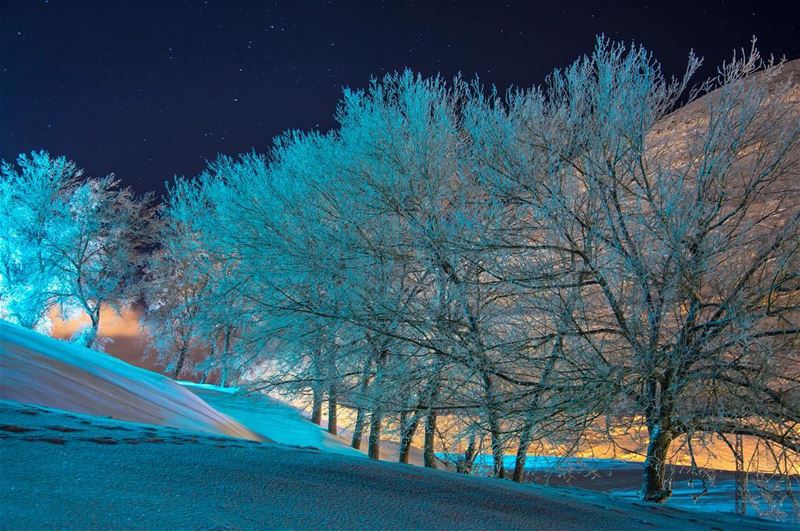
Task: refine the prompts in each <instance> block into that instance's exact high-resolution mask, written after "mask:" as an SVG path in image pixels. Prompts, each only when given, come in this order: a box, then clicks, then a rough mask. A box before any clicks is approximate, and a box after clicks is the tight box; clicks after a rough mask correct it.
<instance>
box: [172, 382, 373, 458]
mask: <svg viewBox="0 0 800 531" xmlns="http://www.w3.org/2000/svg"><path fill="white" fill-rule="evenodd" d="M180 383H181V385H183V386H186V387H187V388H188V389H190V390H191V391H192V392H193V393H195V394H196V395H197V396H199V397H200V398H202V399H203V400H205V401H206V402H207V403H208V404H210V405H211V406H213V407H214V409H216V410H217V411H220V412H221V413H224V414H226V415H228V416H229V417H231V418H234V419H236V420H237V421H239V422H241V423H242V424H244V425H245V426H247V427H248V428H249V429H250V430H252V431H254V432H255V433H257V434H259V435H261V436H263V437H265V438H267V439H269V440H271V441H275V442H278V443H282V444H288V445H292V446H305V447H312V448H318V449H320V450H323V451H326V452H333V453H336V454H342V455H350V456H358V457H364V455H363V454H362V453H361V452H359V451H358V450H354V449H352V448H350V447H349V446H347V445H346V444H344V443H343V442H342V441H341V440H340V439H338V438H336V437H334V436H332V435H330V434H329V433H327V432H326V431H325V430H323V429H322V428H321V427H319V426H317V425H316V424H313V423H311V422H310V421H308V420H307V419H306V418H304V417H303V416H302V414H301V413H300V411H298V410H297V409H295V408H293V407H292V406H290V405H288V404H285V403H283V402H280V401H278V400H275V399H273V398H270V397H268V396H265V395H263V394H242V393H238V392H237V389H234V388H222V387H217V386H213V385H203V384H195V383H192V382H180Z"/></svg>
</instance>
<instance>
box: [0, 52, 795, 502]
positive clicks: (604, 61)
mask: <svg viewBox="0 0 800 531" xmlns="http://www.w3.org/2000/svg"><path fill="white" fill-rule="evenodd" d="M699 64H700V61H699V60H698V59H696V58H694V57H690V58H689V61H688V65H687V69H686V73H685V75H684V76H683V77H682V78H681V79H678V80H668V79H665V78H664V77H663V75H662V74H661V71H660V68H659V65H658V64H657V63H656V62H655V61H654V60H653V58H652V56H651V55H650V53H648V52H647V51H646V50H644V49H642V48H632V49H626V48H625V47H624V46H622V45H616V44H611V43H609V42H607V41H606V40H604V39H600V40H599V41H598V45H597V47H596V49H595V51H594V53H593V54H591V55H590V56H586V57H583V58H581V59H579V60H578V61H576V62H575V63H574V64H573V65H571V66H570V67H568V68H566V69H564V70H558V71H555V72H553V74H552V75H551V76H550V77H549V78H548V80H547V83H546V85H545V86H544V87H543V88H533V89H528V90H516V91H511V92H509V93H508V94H507V95H506V96H505V97H500V96H498V95H497V94H496V93H495V92H494V91H487V90H485V89H484V88H483V87H481V86H480V85H479V84H478V83H477V82H473V83H468V82H465V81H464V80H462V79H460V78H457V79H455V80H453V81H452V82H450V83H448V82H446V81H445V80H443V79H441V78H438V77H437V78H429V79H424V78H421V77H419V76H415V75H413V74H412V73H410V72H404V73H398V74H392V75H388V76H386V77H384V78H383V79H381V80H373V81H372V83H371V84H370V86H369V88H368V89H366V90H363V91H351V90H347V91H345V93H344V96H343V98H342V101H341V102H340V105H339V108H338V110H337V120H338V124H339V125H338V127H337V128H336V129H335V130H333V131H331V132H329V133H327V134H322V133H318V132H311V133H304V132H290V133H287V134H285V135H283V136H282V137H280V138H279V139H277V141H276V142H275V145H274V147H273V148H272V150H271V151H270V153H269V154H268V155H259V154H256V153H250V154H246V155H242V156H240V157H238V158H230V157H220V158H219V159H218V160H216V161H215V162H213V163H212V164H210V165H209V167H208V169H207V170H206V171H205V172H203V173H202V174H201V175H200V176H198V177H197V178H194V179H184V178H179V179H176V180H175V182H174V184H173V185H172V186H171V187H170V189H169V193H168V196H167V197H166V198H165V202H164V204H163V206H162V210H161V215H160V216H159V218H160V219H159V223H158V226H157V227H154V226H151V227H150V231H151V233H152V232H153V231H154V232H155V233H156V234H157V236H156V238H155V239H156V240H158V241H159V242H160V243H159V245H158V246H157V248H156V249H155V251H154V252H152V253H149V255H148V258H147V262H146V264H144V269H143V271H144V275H145V279H146V282H145V286H146V289H145V290H144V296H145V298H146V300H147V312H146V316H145V319H146V320H147V322H148V325H149V327H150V329H151V332H152V335H153V337H154V338H155V340H156V342H157V343H156V344H157V346H158V348H159V349H160V351H161V352H162V353H163V354H165V355H167V356H169V358H170V361H171V363H172V364H171V367H170V370H171V371H172V373H173V375H174V376H176V377H177V376H178V375H179V374H181V371H182V370H183V369H184V368H185V367H186V366H187V364H188V362H189V360H190V359H192V356H193V355H195V354H196V353H197V352H202V353H204V355H203V357H205V358H207V360H206V361H205V362H204V366H203V367H202V368H203V369H205V370H206V371H208V370H210V369H212V368H218V369H219V370H220V374H221V379H222V381H223V383H224V382H226V381H228V380H230V379H232V376H231V374H234V373H235V375H236V376H237V377H242V379H243V380H244V381H247V382H249V384H250V386H251V387H252V389H254V390H259V389H262V390H277V391H279V392H283V393H285V394H287V395H289V396H291V397H293V398H301V399H304V400H307V401H308V403H309V404H310V406H311V409H312V419H313V420H315V421H316V422H320V421H321V418H322V409H323V405H324V404H326V403H327V410H328V412H327V416H328V429H329V431H332V432H334V433H335V432H336V431H337V429H338V422H337V419H338V417H339V414H340V412H341V411H342V410H343V408H344V411H347V412H348V414H350V415H351V416H352V425H351V427H352V429H353V438H352V444H353V446H354V447H356V448H359V447H361V445H362V443H363V440H364V438H365V437H366V436H367V434H368V437H367V442H366V444H367V446H368V453H369V455H370V456H372V457H378V456H379V452H380V441H381V435H382V433H385V432H386V431H387V430H392V431H394V432H395V433H397V434H398V436H399V440H400V460H401V461H405V462H407V461H408V456H409V452H410V447H411V443H412V441H413V440H414V438H415V437H418V435H417V432H420V431H421V432H422V433H421V434H420V435H421V439H422V444H423V447H424V460H425V464H426V465H427V466H436V463H437V458H436V456H435V453H436V450H439V451H444V452H445V453H447V450H448V449H450V448H454V447H455V446H456V445H457V447H458V448H460V449H461V450H465V451H463V453H460V454H459V455H458V456H457V457H452V456H451V457H452V459H453V461H454V464H455V466H456V467H457V468H458V469H459V470H461V471H464V472H469V471H470V469H471V468H472V465H473V462H474V460H475V458H476V456H477V455H478V454H479V453H480V451H481V447H482V442H483V441H484V440H486V441H488V442H487V444H488V447H489V449H490V452H491V455H492V460H493V471H494V475H495V476H497V477H506V476H507V475H510V476H511V477H512V478H513V479H515V480H521V479H522V478H523V472H524V467H525V458H526V456H527V454H528V453H529V451H531V450H532V449H536V450H537V451H558V452H559V453H561V454H562V455H567V454H569V453H570V452H573V451H576V450H578V449H581V448H584V447H586V446H587V445H591V444H596V443H597V441H598V438H603V437H605V438H606V439H607V440H608V441H610V442H611V443H612V444H616V443H618V439H617V438H615V435H617V434H618V433H619V432H620V431H624V432H625V433H627V434H633V436H634V438H635V437H637V436H638V435H639V434H640V433H641V432H643V438H644V440H645V443H646V445H645V446H646V449H645V450H644V454H645V456H646V461H645V463H644V477H643V484H642V494H643V497H644V499H646V500H651V501H664V500H665V499H667V497H668V496H669V495H670V490H669V484H668V478H666V476H665V466H664V465H665V463H667V462H668V460H669V459H670V457H671V455H672V453H674V452H682V453H684V454H688V455H689V456H690V457H691V459H692V462H693V463H694V457H695V455H696V454H697V449H698V447H701V446H703V445H705V444H707V443H709V442H710V441H712V440H715V439H719V438H722V439H723V440H727V438H729V437H736V436H749V437H752V438H753V440H754V441H755V442H756V444H757V445H759V448H761V449H762V450H763V451H764V452H766V453H767V454H769V455H770V456H771V460H772V463H773V465H774V467H775V469H776V470H778V471H780V472H782V473H784V474H787V473H788V472H789V471H791V470H796V467H797V461H796V458H797V452H798V451H800V431H798V425H797V423H798V421H800V391H798V383H800V359H798V358H799V357H800V355H799V354H798V341H799V340H798V337H800V322H799V321H798V318H800V308H799V307H798V302H799V301H800V297H799V296H798V293H799V291H798V290H800V274H799V273H798V271H800V230H798V229H799V228H800V227H799V226H798V225H800V207H799V206H798V205H800V189H798V187H797V175H798V172H800V148H799V147H798V142H800V116H799V115H798V107H797V105H796V103H792V102H793V101H795V100H793V99H792V98H795V97H796V92H793V91H794V90H796V88H795V86H794V85H792V84H789V83H785V82H782V81H781V77H780V68H779V67H776V68H768V69H766V70H764V69H763V67H764V66H765V65H764V63H763V62H762V61H761V59H760V58H759V56H758V54H757V52H755V51H752V52H751V53H750V54H749V55H746V56H743V57H735V58H734V60H733V61H731V62H730V63H728V64H726V65H723V67H721V68H720V70H719V76H718V77H717V78H716V79H713V80H710V81H708V82H706V83H704V84H701V85H700V86H699V87H697V88H696V89H694V90H689V86H690V80H691V77H692V75H693V74H694V72H695V71H696V69H697V68H698V66H699ZM766 66H770V67H771V66H772V65H771V64H769V65H766ZM703 94H707V95H706V96H705V97H704V98H702V100H700V101H694V100H696V99H697V98H698V96H700V95H703ZM687 102H692V103H690V104H689V106H688V107H687V108H686V109H685V110H684V111H682V112H683V114H682V116H684V117H686V122H680V123H677V122H676V121H675V119H674V118H672V117H671V116H670V113H671V112H672V111H673V110H674V109H675V108H676V107H677V106H678V105H679V104H686V103H687ZM688 111H691V113H690V112H688ZM670 120H672V123H670ZM37 160H41V161H42V162H41V163H37V162H36V161H37ZM45 162H46V164H45ZM37 164H41V165H42V167H45V166H46V167H47V168H48V170H47V171H42V172H38V173H37V171H33V170H34V169H35V168H36V167H37ZM18 166H19V167H20V168H22V170H21V171H18V170H15V169H14V168H12V167H11V166H9V165H5V167H4V173H3V174H4V177H3V179H4V180H3V187H2V188H3V190H4V192H3V193H4V194H5V195H4V196H3V205H5V206H4V207H3V208H6V209H14V212H13V215H12V214H9V215H8V216H7V219H9V220H13V222H10V223H8V224H4V228H3V231H5V232H4V233H3V235H2V238H3V239H2V244H1V245H2V249H0V250H2V252H3V253H4V254H3V257H2V259H3V267H4V268H5V269H4V271H3V280H2V282H3V286H2V290H3V291H2V301H3V308H4V311H5V312H6V314H7V315H10V316H12V317H14V318H15V319H16V320H18V321H19V322H22V323H24V324H26V325H28V326H31V325H32V324H35V323H36V322H38V320H39V319H41V316H42V315H43V312H44V310H45V309H46V308H47V307H48V304H51V301H56V300H58V301H61V300H65V299H64V298H65V297H66V298H67V299H68V300H70V301H72V302H73V303H76V304H78V305H80V306H81V307H83V308H84V309H85V310H86V311H87V313H89V314H90V315H91V314H92V312H94V311H95V309H97V308H99V304H100V303H102V302H104V301H109V300H112V299H114V298H115V296H117V297H119V294H120V293H122V292H121V291H114V292H113V293H114V295H110V294H109V293H112V292H111V287H109V288H104V286H113V289H116V290H120V289H122V287H123V286H126V285H127V283H126V279H128V278H130V270H129V269H125V271H126V273H125V274H124V275H123V274H119V273H117V270H116V269H115V268H116V267H120V266H121V265H122V264H123V263H124V264H125V265H130V267H132V268H133V269H135V270H137V271H142V270H140V269H139V268H140V265H139V264H140V262H139V261H138V260H139V258H138V256H140V255H138V254H137V255H136V256H133V255H132V254H135V253H134V250H135V249H137V248H139V247H141V245H140V244H141V240H138V239H137V235H142V234H145V233H147V231H145V230H144V227H143V226H142V224H144V223H148V224H149V223H150V221H149V219H150V216H149V215H148V214H147V213H146V210H147V207H146V205H145V203H143V202H141V201H139V200H135V199H134V198H133V197H132V196H131V195H130V194H129V193H128V192H127V191H124V190H119V189H118V187H117V186H116V183H115V182H114V181H113V179H105V180H95V181H80V180H79V178H78V177H79V176H78V175H77V172H76V171H75V169H74V166H71V165H70V164H69V163H67V162H66V161H63V159H51V158H49V157H48V156H47V155H46V154H34V155H33V157H32V159H27V158H25V157H22V158H20V161H19V163H18ZM58 168H63V171H60V172H59V171H56V170H57V169H58ZM39 173H41V177H39V179H41V182H40V183H39V182H37V183H32V184H30V185H28V184H25V183H23V181H24V179H30V178H34V176H35V175H38V174H39ZM62 174H63V175H64V176H65V177H58V178H56V177H55V176H56V175H62ZM26 176H27V177H26ZM54 183H58V184H57V186H55V187H54ZM15 186H16V188H15ZM28 189H33V190H37V191H41V192H42V197H38V195H36V194H28V193H25V190H28ZM14 190H17V191H14ZM37 193H38V192H37ZM54 198H58V200H54ZM123 198H124V199H123ZM115 201H116V203H115ZM120 201H124V204H123V203H120ZM106 203H108V205H109V206H108V207H105V206H103V205H106ZM62 204H63V205H64V206H63V207H62V206H60V205H62ZM111 205H113V206H111ZM50 208H52V209H54V210H55V211H58V212H63V214H58V215H56V216H55V217H53V218H52V219H54V220H58V221H57V222H52V221H50V219H51V218H50V217H48V216H50V215H51V213H50V210H47V209H50ZM43 209H44V210H43ZM42 212H45V213H44V214H42ZM95 212H97V213H98V214H97V215H95V214H94V213H95ZM101 212H108V213H109V214H103V215H101V214H99V213H101ZM110 214H113V215H110ZM40 215H41V216H42V217H37V216H40ZM73 218H75V219H80V220H82V223H79V224H78V225H76V226H75V228H72V226H71V225H64V226H68V227H70V228H69V230H62V224H66V223H67V222H66V221H65V220H68V219H73ZM34 220H36V221H34ZM42 220H46V221H42ZM88 220H92V221H91V222H90V221H88ZM137 223H138V224H139V225H137ZM129 229H130V230H129ZM26 231H27V232H26ZM125 231H128V232H130V234H129V233H128V232H125ZM111 235H113V237H111ZM123 235H124V237H123ZM14 238H17V240H14ZM61 238H64V240H63V241H62V240H61ZM19 241H21V242H24V243H25V245H20V244H19V243H18V242H19ZM78 242H82V243H80V244H79V243H78ZM124 242H129V243H124ZM19 249H23V250H24V251H22V252H21V251H19ZM76 249H82V250H81V251H80V252H79V255H78V256H77V257H76V256H75V255H74V253H75V252H76V251H75V250H76ZM127 253H132V254H127ZM83 256H86V260H82V259H81V258H80V257H83ZM45 257H46V258H45ZM101 257H103V259H101ZM105 257H108V259H107V260H106V259H105ZM122 257H124V259H123V258H122ZM84 263H85V264H90V265H91V267H84V268H82V269H81V268H80V267H77V266H75V264H84ZM55 264H58V265H55ZM103 264H107V266H106V268H105V269H104V268H103V266H102V265H103ZM34 266H35V267H34ZM111 266H114V267H113V268H112V267H111ZM75 267H77V269H75V272H73V269H74V268H75ZM70 268H73V269H70ZM66 271H69V272H70V273H69V274H67V273H65V272H66ZM56 272H58V274H56ZM90 274H91V275H93V276H87V275H90ZM70 275H71V276H70ZM65 286H69V287H68V288H67V287H65ZM82 294H83V295H82ZM81 301H85V302H81ZM37 316H38V317H37ZM92 322H93V323H95V320H93V321H92ZM95 330H96V327H95ZM445 432H446V435H447V437H443V436H442V434H443V433H445ZM732 447H734V446H732ZM511 449H516V461H515V467H514V471H513V472H511V473H507V471H506V470H505V462H504V456H505V454H506V452H507V451H509V450H511ZM762 453H763V452H762ZM737 458H738V459H743V458H744V456H743V455H738V456H737Z"/></svg>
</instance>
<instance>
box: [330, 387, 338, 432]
mask: <svg viewBox="0 0 800 531" xmlns="http://www.w3.org/2000/svg"><path fill="white" fill-rule="evenodd" d="M336 404H337V402H336V381H335V380H331V383H330V387H329V389H328V433H331V434H333V435H336V434H337V426H336Z"/></svg>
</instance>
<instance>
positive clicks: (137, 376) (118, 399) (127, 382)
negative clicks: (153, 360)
mask: <svg viewBox="0 0 800 531" xmlns="http://www.w3.org/2000/svg"><path fill="white" fill-rule="evenodd" d="M0 398H2V399H6V400H15V401H18V402H25V403H30V404H39V405H43V406H48V407H53V408H58V409H64V410H67V411H74V412H78V413H86V414H89V415H96V416H104V417H112V418H115V419H119V420H127V421H133V422H141V423H147V424H156V425H162V426H171V427H174V428H180V429H184V430H191V431H201V432H208V433H215V434H222V435H229V436H233V437H239V438H243V439H252V440H258V439H259V436H257V435H256V434H254V433H253V432H252V431H250V430H248V429H247V428H245V427H244V426H243V425H242V424H241V423H239V422H237V421H235V420H233V419H231V418H230V417H228V416H227V415H224V414H222V413H220V412H219V411H217V410H215V409H214V408H213V407H211V406H209V405H208V404H207V403H206V402H204V401H203V400H202V399H200V398H198V397H197V396H196V395H195V394H193V393H191V392H190V391H188V390H187V389H185V388H183V387H181V386H180V385H178V384H176V383H175V382H173V381H172V380H170V379H169V378H166V377H165V376H162V375H160V374H156V373H154V372H151V371H147V370H144V369H140V368H138V367H135V366H133V365H130V364H128V363H125V362H124V361H121V360H119V359H117V358H114V357H113V356H110V355H108V354H104V353H102V352H97V351H94V350H89V349H87V348H83V347H81V346H79V345H76V344H73V343H68V342H65V341H60V340H57V339H53V338H50V337H47V336H44V335H42V334H39V333H37V332H35V331H33V330H29V329H26V328H23V327H20V326H17V325H14V324H11V323H8V322H6V321H0Z"/></svg>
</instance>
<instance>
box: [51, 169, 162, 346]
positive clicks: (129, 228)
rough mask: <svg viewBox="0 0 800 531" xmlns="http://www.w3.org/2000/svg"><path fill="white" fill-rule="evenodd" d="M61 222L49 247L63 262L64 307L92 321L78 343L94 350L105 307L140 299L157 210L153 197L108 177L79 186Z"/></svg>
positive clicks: (60, 272) (63, 210) (64, 206)
mask: <svg viewBox="0 0 800 531" xmlns="http://www.w3.org/2000/svg"><path fill="white" fill-rule="evenodd" d="M58 219H59V220H60V223H61V229H60V230H59V231H57V232H54V233H53V234H52V235H51V237H50V238H49V240H48V246H49V247H50V249H51V252H52V253H54V255H55V256H56V257H57V258H58V262H57V263H58V266H57V269H58V275H59V277H60V278H61V279H62V283H63V288H62V292H61V293H60V296H61V302H62V304H64V305H69V306H75V307H77V308H79V309H80V310H81V311H82V312H84V313H85V314H86V315H87V316H88V317H89V321H90V324H89V326H88V327H86V328H85V329H84V330H83V331H81V333H80V339H79V340H80V341H81V342H82V343H83V344H84V345H85V346H87V347H89V348H92V347H93V346H94V345H95V342H96V339H97V330H98V328H99V326H100V309H101V307H102V306H104V305H109V306H110V307H112V308H113V307H115V306H118V305H119V304H121V303H125V302H127V301H129V300H130V299H131V298H132V297H135V296H137V295H138V289H139V287H138V279H139V278H140V276H141V272H142V271H141V267H142V259H143V256H144V254H143V250H144V247H145V246H146V245H147V244H148V243H149V242H150V241H151V239H152V234H151V222H152V208H151V207H150V205H149V198H148V197H145V198H139V197H136V196H135V194H134V193H133V191H131V190H130V189H128V188H120V187H119V181H117V180H116V179H115V178H114V177H113V176H108V177H104V178H100V179H88V180H86V181H84V182H83V183H81V184H80V185H78V186H77V187H76V188H75V189H74V190H73V191H72V193H71V194H70V196H69V198H68V200H67V201H65V202H64V203H63V204H62V205H61V209H60V212H59V213H58Z"/></svg>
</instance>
